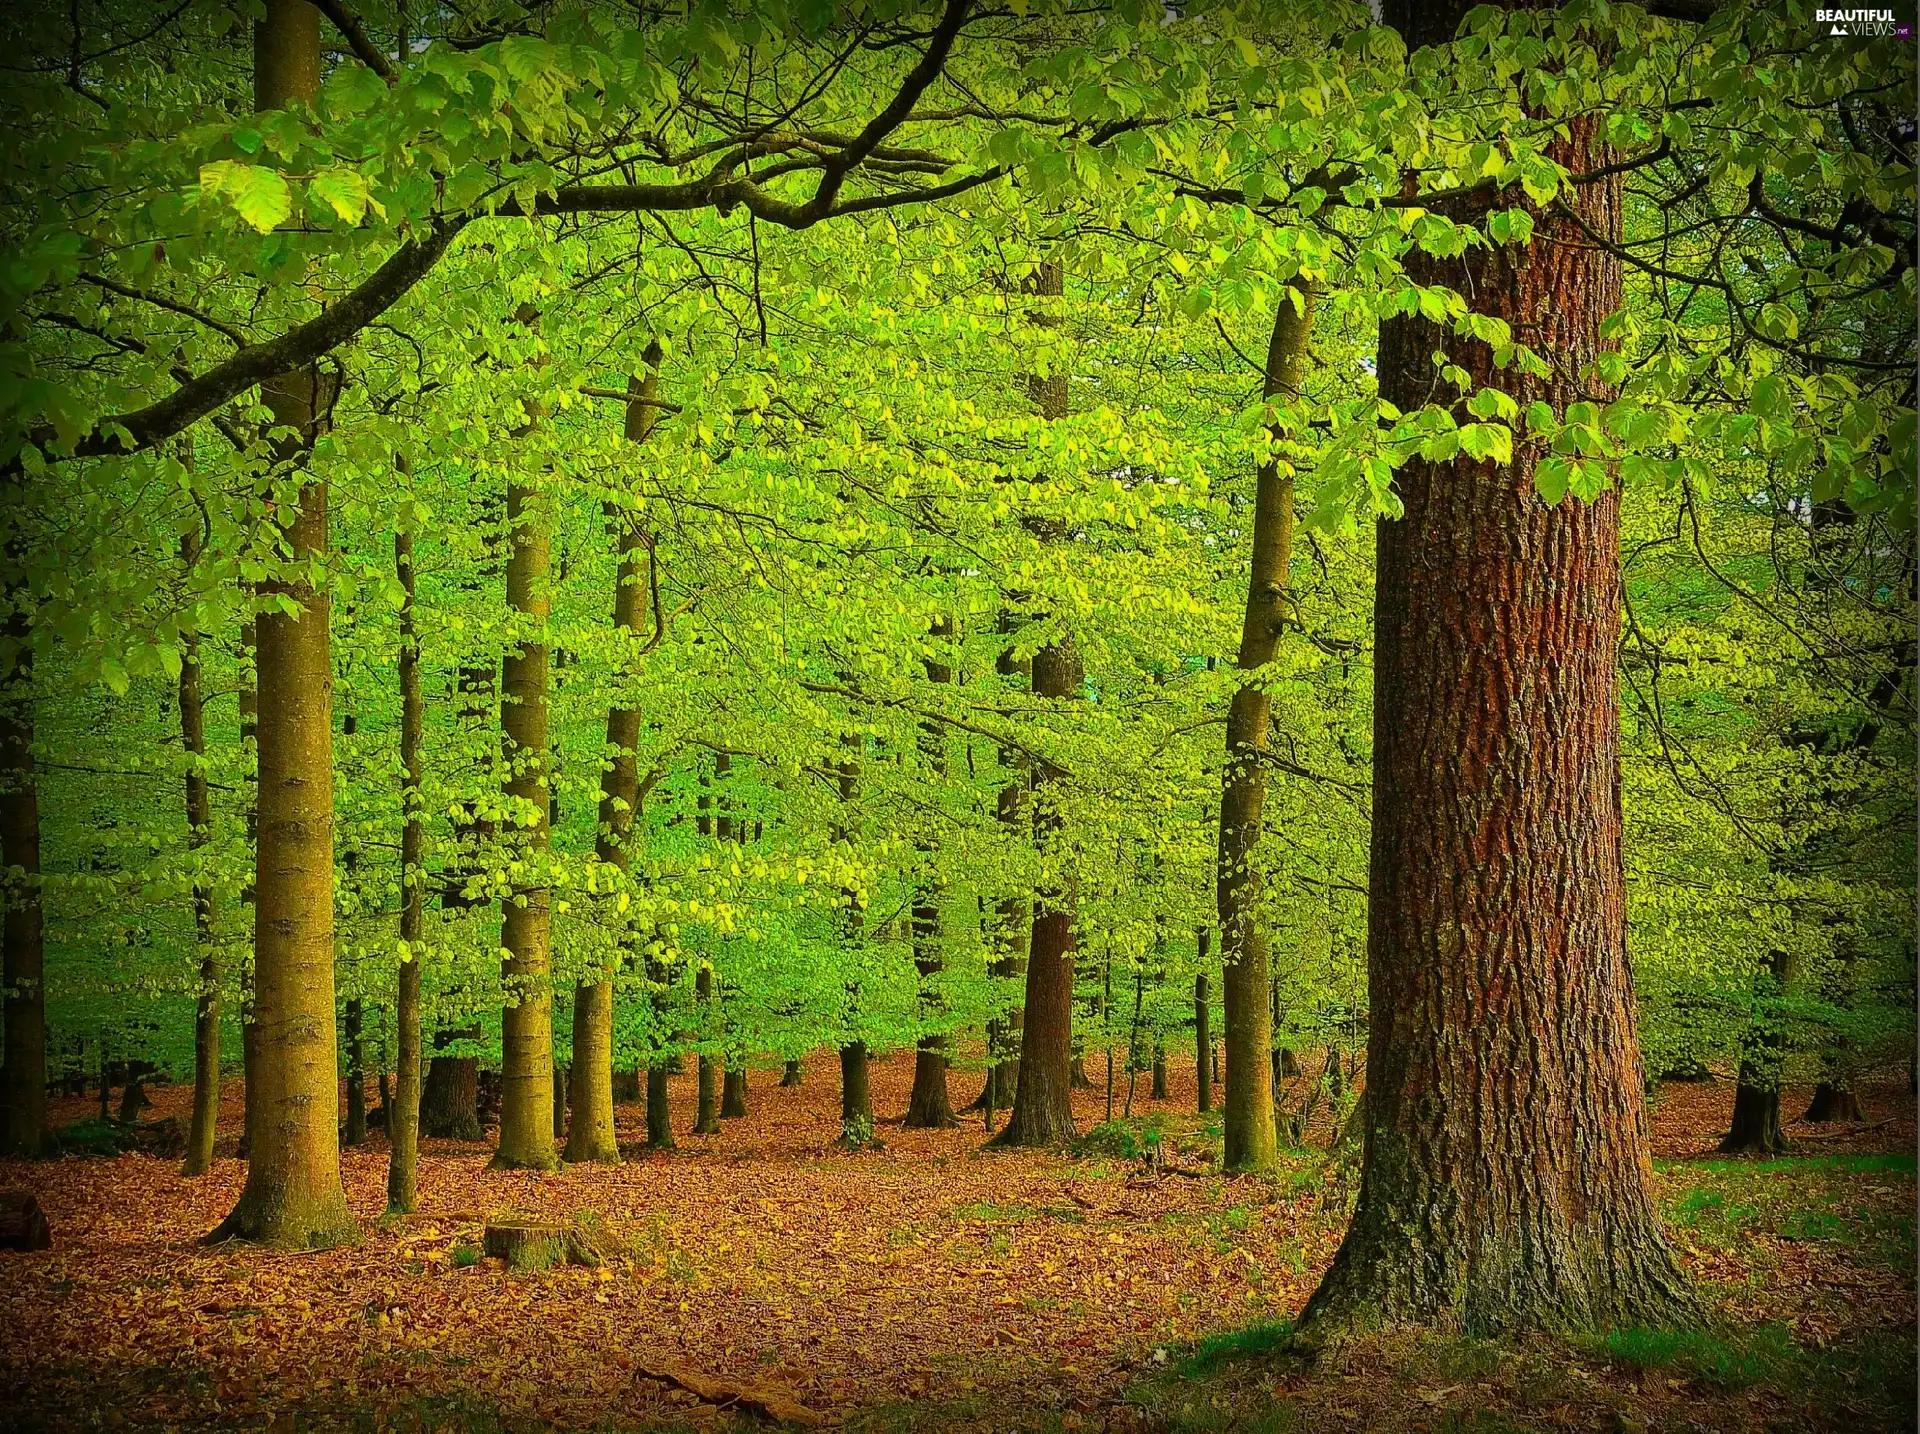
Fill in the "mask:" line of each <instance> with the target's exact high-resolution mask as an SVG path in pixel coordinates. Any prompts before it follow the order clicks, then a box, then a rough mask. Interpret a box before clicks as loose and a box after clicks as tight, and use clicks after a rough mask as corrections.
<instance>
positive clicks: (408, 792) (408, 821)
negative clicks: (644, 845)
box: [382, 533, 427, 1215]
mask: <svg viewBox="0 0 1920 1434" xmlns="http://www.w3.org/2000/svg"><path fill="white" fill-rule="evenodd" d="M393 564H394V570H395V572H396V573H397V574H398V576H399V579H400V592H401V600H400V805H401V812H402V817H401V827H400V944H401V945H402V946H403V947H405V948H406V949H405V951H404V952H403V953H402V959H401V962H400V978H399V990H398V993H397V999H396V1001H395V1005H394V1020H393V1023H394V1027H395V1039H394V1044H395V1046H396V1048H397V1050H396V1053H395V1056H394V1061H395V1065H396V1073H395V1075H396V1078H395V1080H394V1092H393V1104H392V1105H391V1106H389V1107H388V1108H387V1139H388V1141H389V1142H390V1146H391V1148H390V1151H389V1154H388V1156H387V1209H388V1210H390V1211H392V1212H393V1213H394V1214H396V1215H411V1214H412V1213H413V1212H414V1210H415V1209H417V1208H418V1206H419V1203H420V1189H419V1187H420V1094H421V1092H420V1084H421V1076H422V1074H423V1071H422V1063H423V1061H424V1060H425V1055H426V1053H425V1051H424V1049H423V1048H422V1043H421V1039H420V960H421V945H422V943H423V942H424V940H425V938H426V902H427V886H426V882H427V872H426V857H427V829H426V813H425V812H424V811H423V810H422V808H421V795H420V782H421V779H422V778H423V777H424V776H425V775H426V773H425V763H424V760H423V756H422V752H421V745H422V741H423V739H424V736H425V732H426V716H427V707H426V696H425V694H424V693H423V692H422V690H421V687H420V634H419V630H418V628H417V626H416V621H417V619H416V614H415V608H414V601H415V596H414V575H413V534H411V533H398V534H396V535H395V536H394V540H393ZM382 1103H383V1104H384V1099H383V1102H382Z"/></svg>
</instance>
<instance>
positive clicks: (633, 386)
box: [566, 339, 672, 1164]
mask: <svg viewBox="0 0 1920 1434" xmlns="http://www.w3.org/2000/svg"><path fill="white" fill-rule="evenodd" d="M660 358H661V352H660V341H659V340H658V339H655V340H653V341H652V342H651V343H649V344H648V345H647V351H646V372H645V374H644V375H634V376H631V377H630V378H629V379H628V380H627V392H628V393H630V394H632V395H633V398H632V400H631V401H630V402H629V403H628V404H627V412H626V428H625V434H626V437H627V439H628V441H629V442H632V443H635V444H641V443H645V442H646V441H647V438H648V436H649V435H651V434H652V432H653V430H654V427H655V425H656V424H657V423H658V422H659V415H660V410H659V408H658V407H656V406H655V404H656V400H658V398H659V396H660ZM607 518H608V520H609V522H611V523H612V524H613V525H614V528H615V531H616V533H617V534H618V542H619V551H620V562H619V567H618V570H617V577H616V582H615V590H614V595H613V627H614V632H615V634H616V635H617V636H620V637H621V638H622V640H623V641H629V642H638V641H639V640H640V632H641V628H642V624H643V622H644V620H645V613H646V610H647V604H646V595H647V592H648V591H649V590H650V588H651V585H652V583H653V568H652V565H653V545H652V538H651V536H650V535H649V534H648V532H647V530H646V529H645V528H643V527H642V526H641V525H640V523H639V522H638V520H637V518H636V516H635V515H633V514H629V513H623V512H620V511H619V510H617V509H615V508H613V507H612V506H609V508H608V510H607ZM656 639H657V635H656ZM639 742H640V710H639V709H638V708H636V707H610V708H608V709H607V747H608V748H609V750H610V751H611V753H612V756H611V758H610V760H609V762H608V764H607V768H606V770H605V771H604V772H603V773H602V774H601V778H600V813H599V815H600V821H599V834H598V835H597V836H596V837H595V838H594V855H595V856H596V857H598V858H599V860H601V861H603V862H607V863H608V864H610V865H612V866H614V867H616V868H618V869H619V870H620V871H621V872H623V873H624V872H627V871H629V870H630V869H631V864H632V845H631V844H632V839H633V830H634V819H635V817H636V816H637V815H638V808H639V805H640V769H639V763H638V759H637V757H636V755H635V751H636V748H637V747H638V746H639ZM571 1096H572V1100H573V1122H572V1124H571V1125H570V1126H569V1127H568V1128H567V1148H566V1157H567V1159H568V1160H573V1161H588V1160H591V1161H597V1162H600V1163H603V1164H611V1163H614V1162H617V1161H618V1160H619V1159H620V1147H619V1143H618V1141H617V1140H616V1139H615V1136H614V1129H613V978H612V974H611V973H610V972H602V973H601V974H600V979H599V980H598V981H593V982H589V983H586V984H583V985H581V986H580V987H579V988H578V989H577V990H576V991H575V992H574V999H573V1089H572V1091H571ZM667 1129H668V1139H669V1140H671V1139H672V1134H671V1127H667Z"/></svg>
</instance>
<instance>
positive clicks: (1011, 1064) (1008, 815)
mask: <svg viewBox="0 0 1920 1434" xmlns="http://www.w3.org/2000/svg"><path fill="white" fill-rule="evenodd" d="M1019 627H1020V620H1019V618H1018V617H1016V616H1015V615H1013V614H1011V613H1006V614H1002V616H1001V618H1000V631H1001V632H1003V633H1013V632H1016V631H1018V630H1019ZM994 671H996V672H997V673H999V674H1000V676H1001V678H1003V679H1005V678H1023V679H1025V680H1026V681H1027V683H1028V684H1029V685H1031V684H1032V681H1033V659H1031V658H1027V659H1025V660H1019V659H1016V658H1015V656H1014V651H1013V649H1012V648H1011V647H1005V648H1002V649H1001V650H1000V654H999V656H998V657H996V658H995V659H994ZM999 755H1000V766H1001V769H1002V770H1003V771H1005V772H1006V773H1007V774H1008V775H1009V777H1010V778H1011V780H1010V781H1008V782H1007V784H1006V785H1005V786H1003V787H1001V788H1000V793H999V796H998V798H997V800H996V802H995V805H994V815H995V817H996V818H998V820H999V822H1000V827H1001V830H1002V831H1003V832H1005V833H1006V838H1007V840H1009V841H1015V840H1022V839H1024V838H1023V834H1024V833H1026V832H1030V831H1031V830H1032V828H1031V825H1030V823H1031V817H1030V815H1029V813H1028V810H1027V782H1028V773H1027V763H1026V759H1025V757H1024V756H1022V754H1021V753H1020V752H1019V750H1018V749H1016V748H1013V747H1002V748H1001V749H1000V754H999ZM1032 920H1033V911H1032V908H1031V907H1030V906H1029V905H1028V903H1027V902H1026V900H1025V899H1024V898H1022V897H1017V896H1010V897H1008V898H1007V899H1006V900H1004V901H1002V902H1001V903H1000V904H999V906H998V907H997V908H996V910H995V913H994V931H993V943H994V958H993V961H992V964H991V965H989V967H988V968H987V969H988V971H989V972H990V973H991V974H992V975H994V976H996V977H998V978H1000V979H1001V980H1012V981H1019V982H1021V983H1022V984H1023V985H1024V984H1025V981H1026V975H1027V934H1028V931H1029V929H1030V926H1031V923H1032ZM1024 1014H1025V1013H1024V1008H1023V1007H1021V1006H1018V1005H1016V1006H1014V1007H1013V1008H1012V1009H1010V1010H1009V1011H1007V1013H1006V1014H1005V1015H1003V1016H1000V1017H998V1018H997V1019H995V1020H992V1021H989V1022H988V1023H987V1062H988V1064H987V1079H986V1083H985V1085H984V1086H983V1087H982V1088H981V1091H980V1098H979V1099H978V1100H976V1101H975V1102H974V1103H973V1105H972V1106H970V1107H969V1109H974V1110H980V1109H985V1110H1006V1109H1008V1108H1009V1107H1010V1106H1012V1104H1013V1093H1014V1091H1015V1090H1016V1089H1017V1088H1018V1086H1019V1081H1020V1054H1019V1052H1020V1040H1021V1035H1020V1032H1021V1027H1022V1026H1023V1025H1024Z"/></svg>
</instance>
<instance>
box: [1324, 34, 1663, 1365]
mask: <svg viewBox="0 0 1920 1434" xmlns="http://www.w3.org/2000/svg"><path fill="white" fill-rule="evenodd" d="M1465 3H1466V0H1454V3H1450V4H1447V5H1441V6H1434V7H1432V8H1431V9H1420V10H1417V11H1416V10H1415V9H1414V8H1413V7H1412V5H1411V0H1388V16H1389V19H1390V20H1391V21H1394V22H1395V23H1396V24H1397V25H1398V27H1399V28H1400V30H1401V32H1402V34H1403V35H1407V36H1408V39H1409V43H1410V44H1412V43H1420V42H1429V41H1431V40H1432V39H1433V37H1434V36H1435V35H1436V34H1438V35H1440V36H1443V37H1444V36H1445V35H1450V34H1451V33H1452V28H1453V26H1454V25H1456V24H1457V23H1458V21H1459V20H1460V19H1461V17H1462V15H1463V13H1464V9H1465ZM1567 133H1568V136H1569V137H1568V138H1566V139H1561V140H1556V141H1555V142H1554V143H1553V144H1552V146H1551V151H1550V152H1551V153H1552V155H1553V157H1554V158H1555V159H1556V160H1558V161H1559V162H1561V163H1562V164H1565V165H1566V166H1567V167H1568V168H1569V169H1570V170H1572V171H1573V172H1575V173H1585V172H1590V171H1595V170H1597V169H1599V168H1600V167H1601V166H1602V165H1604V163H1605V162H1606V151H1605V147H1604V145H1603V143H1602V142H1601V139H1600V129H1599V122H1598V121H1597V120H1595V119H1592V118H1587V117H1578V118H1574V119H1572V120H1570V121H1569V122H1568V127H1567ZM1619 186H1620V181H1619V178H1618V176H1613V177H1610V178H1604V179H1601V180H1598V181H1596V182H1594V183H1592V184H1589V185H1587V186H1585V187H1583V188H1581V189H1580V190H1578V191H1577V192H1574V193H1571V194H1569V195H1567V202H1569V203H1570V204H1571V205H1573V206H1574V209H1575V212H1577V213H1578V214H1579V215H1580V216H1581V218H1582V219H1583V220H1584V222H1585V223H1586V224H1587V225H1588V226H1589V227H1590V228H1591V229H1592V230H1593V231H1595V232H1597V233H1599V234H1602V235H1607V236H1611V237H1613V238H1615V239H1617V237H1618V235H1619V232H1620V231H1619V204H1620V187H1619ZM1487 202H1488V201H1487V200H1486V199H1478V200H1473V201H1467V202H1466V203H1464V204H1462V205H1461V209H1460V213H1461V214H1462V215H1463V216H1464V217H1469V218H1471V217H1474V215H1475V210H1474V209H1472V208H1469V207H1468V205H1470V204H1477V206H1478V210H1479V211H1480V212H1484V209H1485V207H1486V205H1487ZM1499 202H1500V203H1503V204H1505V203H1510V202H1514V201H1512V200H1509V199H1505V198H1503V199H1501V200H1500V201H1499ZM1535 222H1536V239H1535V242H1534V244H1533V245H1532V247H1531V248H1519V247H1514V246H1498V247H1494V248H1482V249H1473V250H1470V251H1469V252H1468V255H1467V256H1465V257H1462V258H1455V259H1448V260H1441V259H1437V258H1433V257H1431V256H1425V255H1422V254H1421V253H1419V252H1418V251H1413V252H1411V253H1410V254H1409V256H1408V261H1407V262H1408V268H1409V271H1410V277H1411V278H1412V279H1413V280H1414V281H1415V282H1418V283H1422V284H1429V285H1431V284H1445V285H1448V286H1450V287H1452V288H1454V289H1456V290H1457V291H1459V292H1461V293H1462V294H1465V295H1467V296H1468V300H1469V302H1470V303H1471V304H1473V305H1474V307H1475V308H1477V309H1479V310H1480V311H1482V312H1485V313H1489V314H1492V315H1494V316H1496V317H1499V318H1501V319H1503V320H1505V321H1506V322H1508V323H1509V324H1511V325H1512V327H1513V331H1514V332H1515V334H1516V335H1518V336H1523V337H1524V339H1525V341H1526V342H1527V343H1528V344H1529V345H1530V346H1531V347H1532V348H1533V349H1534V350H1535V351H1536V352H1538V353H1540V354H1541V355H1542V357H1544V358H1545V359H1546V360H1547V362H1548V363H1549V364H1550V365H1551V366H1552V373H1553V377H1552V378H1549V379H1545V380H1532V379H1523V378H1520V377H1519V376H1517V375H1516V373H1515V371H1514V370H1513V369H1511V368H1509V369H1506V370H1499V369H1496V368H1495V366H1494V364H1493V356H1492V352H1491V349H1490V348H1489V347H1488V346H1487V345H1486V344H1483V343H1480V342H1478V341H1462V340H1459V339H1456V338H1455V337H1454V336H1453V335H1452V333H1451V332H1450V331H1449V330H1447V329H1445V328H1442V327H1440V326H1437V325H1434V324H1432V323H1429V322H1427V321H1425V320H1424V319H1421V318H1418V317H1406V318H1395V319H1391V320H1389V321H1387V322H1386V323H1384V324H1383V325H1382V326H1381V337H1380V357H1379V365H1378V368H1379V375H1380V390H1381V395H1382V397H1384V398H1386V399H1387V400H1388V401H1389V402H1392V403H1394V404H1396V405H1398V406H1399V407H1401V408H1402V409H1403V410H1407V411H1411V410H1414V409H1417V408H1419V407H1420V406H1421V405H1422V404H1424V403H1425V402H1427V400H1428V397H1429V395H1431V394H1432V393H1433V392H1434V372H1435V370H1434V367H1433V359H1432V356H1433V354H1434V352H1435V350H1436V349H1444V350H1445V351H1446V352H1447V353H1448V354H1449V355H1450V357H1451V358H1452V359H1453V361H1454V362H1456V363H1459V364H1461V365H1462V366H1463V367H1464V368H1466V369H1467V371H1468V374H1469V376H1470V380H1471V382H1472V384H1473V386H1475V387H1478V386H1480V385H1488V386H1494V387H1498V388H1501V389H1504V390H1506V391H1508V392H1510V393H1513V394H1514V396H1515V397H1516V398H1517V399H1518V400H1519V403H1520V406H1521V409H1522V410H1523V411H1524V410H1525V408H1526V406H1527V404H1528V403H1529V402H1530V401H1532V400H1533V399H1536V398H1538V399H1541V400H1544V401H1546V402H1548V403H1549V404H1550V405H1551V406H1552V407H1553V409H1554V410H1555V411H1556V412H1560V411H1563V410H1564V408H1565V405H1566V404H1567V403H1569V402H1570V401H1572V400H1573V399H1575V398H1576V397H1580V398H1586V397H1590V396H1592V395H1594V394H1595V393H1596V392H1597V390H1598V380H1597V378H1594V377H1590V376H1589V369H1590V366H1591V365H1592V363H1593V361H1594V359H1595V357H1596V356H1597V354H1598V352H1599V351H1600V348H1601V335H1600V330H1601V323H1602V320H1604V319H1605V318H1606V317H1607V315H1609V314H1610V313H1612V312H1613V311H1614V309H1616V308H1617V307H1618V305H1619V303H1620V296H1621V282H1620V267H1619V263H1618V261H1617V260H1615V259H1614V258H1612V257H1611V256H1610V255H1608V254H1607V253H1606V252H1605V251H1603V250H1601V249H1599V248H1597V247H1595V246H1594V245H1593V244H1591V243H1589V242H1587V241H1586V240H1585V239H1584V238H1583V237H1582V236H1581V235H1580V234H1579V233H1578V232H1576V231H1575V230H1574V229H1573V227H1572V226H1571V225H1570V224H1569V223H1567V222H1566V221H1564V220H1561V219H1559V218H1556V217H1554V216H1553V215H1552V214H1550V213H1549V214H1541V215H1540V216H1539V217H1538V218H1537V219H1536V221H1535ZM1516 449H1517V450H1518V451H1516V454H1515V461H1514V462H1513V463H1512V464H1510V465H1508V466H1505V467H1498V466H1495V465H1494V464H1492V463H1490V462H1474V461H1472V460H1471V459H1468V458H1467V457H1465V456H1464V455H1462V456H1461V457H1459V458H1456V459H1454V460H1451V461H1447V462H1439V463H1435V462H1427V461H1423V460H1420V459H1414V460H1411V461H1409V462H1408V463H1407V464H1406V465H1405V466H1404V467H1403V468H1402V469H1401V470H1400V473H1399V478H1398V491H1399V493H1400V495H1401V497H1402V499H1403V501H1404V504H1405V517H1404V518H1402V519H1400V520H1398V521H1383V522H1381V523H1380V524H1379V528H1378V534H1377V537H1378V544H1379V560H1378V573H1379V578H1378V588H1377V592H1376V600H1375V622H1376V633H1377V637H1376V647H1375V676H1374V780H1373V838H1372V850H1371V861H1370V872H1369V899H1368V981H1367V986H1368V1009H1369V1013H1370V1023H1369V1028H1368V1050H1367V1082H1368V1084H1367V1097H1366V1100H1365V1102H1364V1103H1363V1104H1364V1108H1365V1111H1366V1115H1365V1117H1364V1119H1365V1122H1366V1143H1365V1152H1364V1155H1363V1164H1362V1172H1363V1173H1362V1179H1361V1190H1360V1198H1359V1204H1358V1207H1357V1209H1356V1210H1355V1212H1354V1216H1353V1221H1352V1224H1351V1225H1350V1227H1349V1229H1348V1231H1347V1235H1346V1238H1345V1240H1344V1242H1343V1243H1342V1245H1341V1247H1340V1250H1339V1252H1338V1254H1337V1255H1336V1256H1335V1259H1334V1261H1333V1265H1332V1267H1331V1268H1330V1269H1329V1270H1328V1272H1327V1274H1326V1276H1325V1278H1324V1279H1323V1280H1322V1282H1321V1285H1320V1288H1319V1289H1318V1290H1317V1291H1316V1292H1315V1293H1314V1295H1313V1297H1312V1299H1311V1300H1310V1301H1309V1302H1308V1305H1307V1308H1306V1310H1305V1311H1304V1312H1303V1315H1302V1323H1303V1325H1304V1326H1305V1327H1306V1328H1308V1329H1309V1330H1312V1329H1314V1327H1315V1326H1318V1327H1319V1328H1320V1329H1322V1330H1335V1331H1337V1330H1338V1329H1339V1328H1341V1327H1343V1326H1344V1327H1352V1326H1354V1325H1372V1324H1382V1323H1386V1324H1392V1323H1416V1324H1425V1325H1437V1326H1441V1327H1452V1328H1459V1329H1464V1330H1466V1331H1468V1332H1470V1333H1473V1334H1494V1333H1498V1332H1505V1331H1510V1330H1524V1329H1530V1328H1534V1329H1537V1328H1547V1329H1565V1328H1578V1329H1592V1328H1600V1327H1607V1326H1612V1325H1649V1326H1659V1327H1664V1326H1669V1325H1671V1324H1673V1323H1675V1322H1676V1321H1684V1320H1687V1319H1689V1318H1691V1317H1693V1316H1694V1315H1695V1314H1696V1310H1695V1308H1694V1306H1693V1304H1692V1301H1691V1298H1690V1295H1689V1293H1688V1290H1687V1285H1686V1279H1685V1275H1684V1274H1683V1272H1682V1271H1681V1269H1680V1267H1679V1265H1678V1263H1677V1262H1676V1260H1675V1258H1674V1256H1673V1253H1672V1251H1671V1250H1670V1248H1669V1247H1668V1245H1667V1241H1666V1237H1665V1235H1664V1233H1663V1231H1662V1228H1661V1224H1660V1216H1659V1210H1658V1206H1657V1204H1656V1202H1655V1200H1654V1198H1653V1195H1652V1191H1651V1189H1650V1174H1651V1162H1650V1160H1649V1155H1648V1145H1647V1130H1646V1124H1645V1115H1644V1109H1643V1102H1642V1099H1641V1090H1642V1078H1641V1068H1640V1056H1639V1044H1638V1038H1637V1033H1636V1031H1635V1024H1634V1005H1633V991H1632V982H1631V976H1630V973H1629V969H1628V966H1627V960H1626V943H1625V923H1624V909H1625V907H1624V893H1623V889H1624V873H1623V868H1622V859H1621V826H1620V768H1619V718H1618V709H1617V705H1616V694H1615V685H1614V661H1615V653H1616V649H1617V646H1618V642H1619V631H1620V548H1619V505H1618V499H1617V496H1616V495H1615V494H1613V493H1607V494H1604V495H1602V496H1601V497H1600V498H1599V499H1597V500H1596V501H1594V502H1592V503H1585V502H1578V501H1571V500H1570V501H1566V502H1563V503H1561V504H1559V505H1557V506H1552V507H1550V506H1548V505H1547V504H1545V503H1544V502H1542V501H1541V500H1540V498H1539V497H1538V496H1537V495H1536V493H1535V491H1534V472H1533V469H1534V455H1533V454H1532V453H1531V452H1530V451H1528V450H1525V449H1519V447H1518V445H1516ZM1310 1337H1318V1336H1313V1335H1310Z"/></svg>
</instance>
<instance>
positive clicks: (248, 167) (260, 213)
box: [200, 159, 293, 234]
mask: <svg viewBox="0 0 1920 1434" xmlns="http://www.w3.org/2000/svg"><path fill="white" fill-rule="evenodd" d="M200 192H201V193H202V194H203V195H207V196H209V197H214V198H220V199H224V200H226V201H227V203H229V204H231V205H232V206H233V208H234V212H235V213H237V214H238V215H239V216H240V217H241V218H242V219H244V220H246V221H247V223H249V224H251V225H252V226H253V227H254V228H255V229H257V230H259V231H260V232H261V233H262V234H271V233H272V232H273V230H274V229H275V227H276V226H278V225H279V224H280V223H282V222H283V221H284V220H285V219H286V217H287V216H288V215H289V214H291V213H292V212H293V191H292V190H291V189H289V188H288V187H287V181H286V179H285V178H284V177H283V176H282V175H281V174H280V172H279V171H278V170H273V169H263V168H261V167H260V166H259V165H257V164H242V163H240V162H239V161H238V160H232V159H222V160H216V161H215V162H214V163H212V164H203V165H201V166H200Z"/></svg>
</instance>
